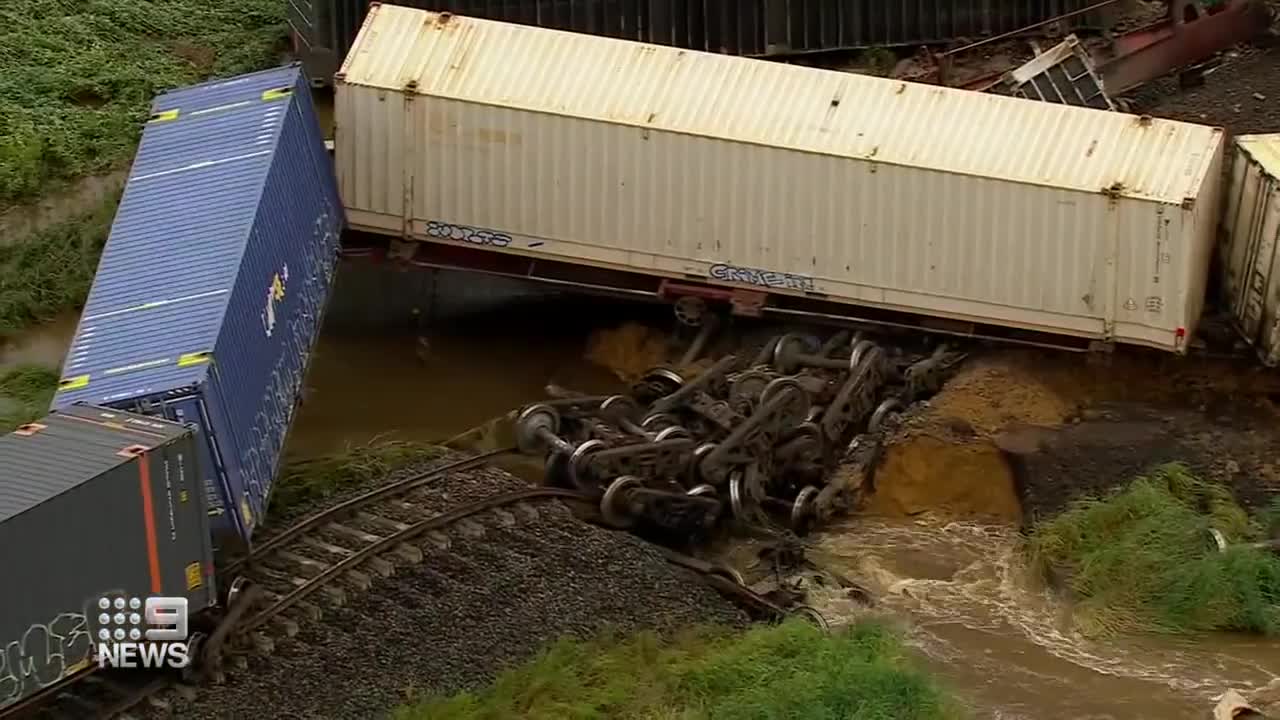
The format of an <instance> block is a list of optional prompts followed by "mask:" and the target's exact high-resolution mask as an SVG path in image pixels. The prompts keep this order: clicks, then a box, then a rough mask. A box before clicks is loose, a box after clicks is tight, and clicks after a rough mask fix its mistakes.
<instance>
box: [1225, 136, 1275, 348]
mask: <svg viewBox="0 0 1280 720" xmlns="http://www.w3.org/2000/svg"><path fill="white" fill-rule="evenodd" d="M1222 226H1223V230H1224V234H1225V237H1226V242H1225V243H1224V244H1223V246H1222V248H1223V253H1222V259H1223V263H1222V264H1223V268H1224V269H1225V271H1226V272H1225V282H1224V283H1223V286H1224V288H1223V289H1224V291H1225V294H1226V300H1227V307H1228V308H1229V309H1230V311H1231V314H1232V316H1233V317H1234V319H1235V323H1236V327H1237V328H1238V329H1239V330H1240V332H1241V334H1242V335H1244V338H1245V340H1247V341H1248V342H1249V344H1251V345H1253V346H1254V348H1255V349H1256V350H1257V351H1258V356H1259V357H1260V358H1261V360H1262V363H1263V364H1264V365H1267V366H1269V367H1275V366H1276V365H1280V133H1278V134H1273V135H1241V136H1239V137H1237V138H1236V140H1235V157H1234V160H1233V162H1232V166H1231V183H1230V185H1229V187H1228V189H1227V202H1226V211H1225V212H1224V213H1223V218H1222Z"/></svg>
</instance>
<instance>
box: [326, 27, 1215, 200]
mask: <svg viewBox="0 0 1280 720" xmlns="http://www.w3.org/2000/svg"><path fill="white" fill-rule="evenodd" d="M344 84H345V85H363V86H368V87H373V88H380V89H385V90H393V91H397V92H400V91H406V90H408V91H411V92H414V93H416V94H417V95H424V96H433V97H439V98H444V99H451V100H460V101H466V102H473V103H479V104H487V105H493V106H499V107H503V108H511V109H518V110H525V111H532V112H541V113H550V114H558V115H566V116H571V117H576V118H579V119H583V120H595V121H600V122H608V123H613V124H620V125H632V126H636V127H640V128H646V129H651V130H656V131H665V132H675V133H684V134H691V135H701V136H706V137H712V138H717V139H721V140H726V141H731V142H741V143H751V144H757V145H764V146H769V147H776V148H780V149H788V150H795V151H802V152H809V153H816V154H825V155H834V156H839V157H847V158H850V159H855V160H863V161H870V162H881V163H886V164H895V165H907V166H911V167H915V168H923V169H929V170H936V171H939V172H947V173H952V174H961V175H971V176H976V177H981V178H985V179H992V180H1004V181H1009V182H1015V183H1021V184H1030V185H1040V186H1047V187H1055V188H1062V189H1069V190H1075V191H1081V192H1087V193H1097V192H1103V191H1104V190H1106V189H1108V188H1113V187H1114V188H1116V190H1117V192H1118V194H1119V196H1121V197H1129V198H1135V199H1139V200H1148V201H1155V202H1160V203H1167V204H1173V205H1185V204H1188V203H1190V202H1193V200H1194V198H1195V197H1197V196H1198V195H1199V194H1200V187H1201V185H1202V183H1203V182H1204V181H1205V179H1206V174H1207V172H1208V168H1209V165H1210V163H1211V160H1212V157H1213V154H1214V152H1215V150H1216V149H1217V147H1218V145H1219V144H1220V143H1221V142H1222V140H1223V133H1222V130H1221V129H1220V128H1216V127H1209V126H1205V125H1196V124H1192V123H1184V122H1179V121H1174V120H1165V119H1147V120H1146V121H1145V122H1144V121H1143V120H1142V119H1140V118H1139V117H1137V116H1135V115H1128V114H1123V113H1115V112H1110V111H1105V110H1093V109H1088V108H1078V107H1073V106H1065V105H1057V104H1053V103H1045V102H1039V101H1034V100H1023V99H1020V98H1008V97H1002V96H998V95H992V94H987V93H977V92H971V91H967V90H959V89H954V88H946V87H941V86H935V85H924V84H919V83H910V82H904V81H901V80H889V79H885V78H878V77H871V76H866V75H858V74H854V73H846V72H840V71H835V70H822V69H816V68H809V67H802V66H797V65H788V64H784V63H779V62H772V61H767V60H756V59H750V58H742V57H736V56H730V55H719V54H715V53H704V52H695V51H690V50H682V49H678V48H672V47H666V46H660V45H649V44H645V43H639V42H634V41H628V40H618V39H615V38H606V37H598V36H593V35H586V34H580V33H573V32H565V31H559V30H549V29H545V28H536V27H530V26H523V25H516V24H513V23H503V22H497V21H491V20H480V19H476V18H470V17H462V16H457V15H449V14H448V13H436V12H429V11H425V10H416V9H412V8H405V7H399V6H394V5H375V6H373V7H372V8H371V10H370V13H369V15H368V17H367V18H366V20H365V24H364V26H363V27H362V29H361V31H360V34H359V35H358V37H357V38H356V40H355V42H354V44H353V46H352V49H351V52H350V53H349V54H348V55H347V58H346V60H345V61H344V62H343V65H342V68H341V70H340V71H339V73H338V76H337V86H338V88H339V91H341V87H342V86H343V85H344ZM869 108H870V109H869ZM939 118H941V119H942V120H941V121H939Z"/></svg>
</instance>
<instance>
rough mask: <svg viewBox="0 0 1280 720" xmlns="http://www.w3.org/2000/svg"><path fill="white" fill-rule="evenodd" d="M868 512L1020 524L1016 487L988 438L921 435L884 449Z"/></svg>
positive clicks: (868, 501)
mask: <svg viewBox="0 0 1280 720" xmlns="http://www.w3.org/2000/svg"><path fill="white" fill-rule="evenodd" d="M865 510H866V511H867V512H869V513H871V514H875V515H888V516H911V515H920V514H923V513H930V514H933V515H942V516H950V517H964V518H985V519H988V520H997V521H1003V522H1009V523H1019V522H1021V519H1022V506H1021V504H1020V502H1019V500H1018V490H1017V483H1016V482H1015V480H1014V476H1013V472H1012V470H1011V469H1010V467H1009V464H1008V463H1007V462H1006V461H1005V459H1004V456H1003V454H1002V453H1001V452H1000V450H999V449H998V448H997V447H996V446H995V445H994V444H993V443H992V442H991V441H990V440H987V439H979V438H970V439H967V440H956V439H953V438H947V437H935V436H933V435H928V434H916V435H913V436H910V437H907V438H905V439H902V440H900V441H898V442H896V443H894V444H893V445H892V446H891V447H889V448H888V450H886V451H885V456H884V462H883V464H882V465H881V466H880V468H879V469H878V470H877V471H876V475H875V489H874V492H872V494H871V495H870V496H869V497H868V499H867V504H866V507H865Z"/></svg>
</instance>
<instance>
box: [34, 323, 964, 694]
mask: <svg viewBox="0 0 1280 720" xmlns="http://www.w3.org/2000/svg"><path fill="white" fill-rule="evenodd" d="M955 359H956V358H955V356H953V355H951V354H948V353H946V352H945V349H944V348H939V349H937V350H936V351H935V352H932V353H925V354H915V355H912V354H908V353H903V352H900V351H896V350H889V349H886V348H882V347H880V346H878V345H876V344H875V343H873V342H871V341H869V340H865V339H863V338H861V337H859V336H850V335H848V334H843V333H842V334H840V335H837V336H835V337H833V338H830V339H828V340H827V341H826V342H821V341H820V340H819V339H817V338H807V337H803V336H796V335H788V336H782V337H778V338H774V339H773V340H771V341H770V342H769V343H768V344H767V345H766V346H765V347H763V348H753V349H752V350H751V351H750V352H745V353H742V354H741V355H740V357H739V356H734V355H730V356H725V357H724V358H721V359H720V360H719V361H717V362H715V363H714V364H712V366H711V367H710V368H709V369H707V370H705V371H703V372H702V373H700V374H698V375H697V376H696V377H692V378H690V379H688V380H686V379H685V378H684V377H681V376H680V375H678V374H677V373H675V372H673V371H671V370H670V369H663V368H658V369H655V371H654V372H651V373H649V374H648V375H647V376H646V379H645V380H644V381H642V382H641V383H640V384H639V385H637V387H636V388H635V393H633V394H632V395H630V396H612V397H602V398H590V397H586V396H577V395H575V396H572V397H569V398H561V399H558V400H551V401H548V403H545V404H540V405H536V406H530V407H529V408H525V409H524V411H523V412H521V413H519V418H520V419H519V420H518V421H517V426H516V435H517V437H518V438H519V439H520V447H519V449H520V450H523V451H524V452H526V453H534V454H541V455H544V456H545V461H546V467H547V480H548V484H546V485H542V486H532V485H529V484H528V483H526V482H524V481H522V480H519V479H517V478H516V477H514V476H512V475H510V474H508V473H506V472H504V471H502V470H498V469H496V468H494V467H493V466H492V464H491V463H493V462H494V461H495V460H497V459H498V458H499V457H500V456H502V455H505V454H509V453H511V452H513V451H514V450H516V448H508V449H504V450H497V451H492V452H488V453H482V454H480V455H476V456H471V457H462V456H459V455H455V454H452V453H451V454H448V455H447V456H445V457H444V458H442V459H440V460H438V461H435V462H433V463H432V464H430V465H429V466H427V467H425V468H418V469H415V470H414V471H412V472H411V473H409V474H407V475H406V476H404V477H403V478H401V479H397V480H393V481H390V482H388V483H386V484H384V485H382V486H381V487H378V488H375V489H373V490H368V491H366V492H364V493H362V494H359V495H355V496H353V497H348V498H346V499H343V500H340V501H338V502H337V503H336V504H333V505H331V506H329V507H328V508H327V509H324V510H320V511H318V512H315V513H313V514H312V515H310V516H307V517H304V518H302V519H300V520H298V521H297V522H295V523H293V524H291V525H289V526H287V527H285V528H282V529H281V530H279V531H276V532H275V533H264V535H263V537H262V538H261V540H260V542H259V544H258V545H257V546H256V547H255V548H254V551H253V555H252V557H250V558H249V559H247V560H241V561H237V562H235V563H233V564H231V565H229V566H227V567H225V568H223V571H222V574H223V577H224V578H225V580H224V585H225V586H226V597H225V602H224V604H223V608H222V611H221V615H220V616H219V617H217V618H212V619H211V620H210V621H209V622H208V623H207V624H206V626H204V627H201V628H199V629H200V631H201V632H200V634H199V635H198V636H197V638H198V640H197V641H196V646H195V648H194V649H193V653H194V654H195V656H196V658H197V659H198V660H197V665H196V667H197V668H198V671H197V672H196V673H189V674H188V675H187V676H185V677H178V676H175V675H160V674H152V673H148V672H141V671H136V670H135V671H113V672H93V673H91V674H90V675H89V676H88V677H86V678H83V679H82V681H80V682H77V683H75V684H73V685H71V686H69V687H68V688H67V689H65V690H64V691H62V692H60V693H57V694H55V696H54V697H52V698H45V699H44V702H43V704H42V705H41V706H40V707H39V708H38V710H37V711H36V712H35V713H34V716H36V717H64V718H84V717H95V716H96V717H135V718H203V717H209V718H213V717H232V716H236V717H238V716H264V715H265V716H269V717H307V718H345V717H351V718H357V717H359V718H367V717H370V716H371V715H376V714H378V713H379V712H383V711H385V710H386V709H387V708H391V707H394V706H395V705H397V704H399V703H401V702H403V701H405V700H406V699H409V697H411V696H413V695H415V694H419V693H450V692H454V691H457V690H460V689H465V688H469V687H474V686H476V685H477V684H480V683H483V682H485V681H487V680H489V679H491V678H492V677H493V676H494V675H495V674H496V673H497V672H499V671H501V670H502V669H503V668H505V667H508V666H510V665H511V664H513V663H516V662H519V661H521V660H523V659H525V658H527V657H529V656H530V655H532V654H533V653H535V652H537V650H538V649H539V648H541V647H543V646H545V645H546V644H547V643H548V642H550V641H552V640H554V639H556V638H557V637H559V636H561V635H564V634H566V633H568V634H573V635H577V636H580V637H581V636H587V635H591V634H593V633H596V632H599V631H601V630H604V629H606V628H608V629H613V630H618V631H622V632H628V631H633V630H639V629H655V630H658V631H660V632H661V631H665V630H674V629H676V628H678V627H680V626H685V625H690V624H697V623H716V624H730V625H740V624H743V623H745V622H748V621H750V620H768V619H776V618H778V617H781V616H782V615H785V614H787V613H789V612H808V613H809V614H810V615H811V616H812V615H813V613H812V612H811V611H808V610H807V608H804V607H803V606H797V605H795V601H796V598H793V597H786V598H783V599H779V598H778V597H776V596H771V597H766V596H762V595H760V594H757V593H756V592H753V591H752V590H751V589H749V588H748V587H747V586H746V585H745V584H744V583H743V581H742V578H741V576H740V575H739V574H738V573H737V572H736V571H734V570H732V569H731V568H728V567H725V566H721V565H718V564H716V563H712V562H708V561H704V560H699V559H696V558H694V557H691V556H688V555H685V554H683V553H682V552H681V551H683V550H687V548H688V547H689V546H690V545H691V544H692V545H695V546H696V545H697V544H698V542H699V541H700V540H703V539H706V538H707V537H708V536H709V535H710V534H712V533H717V534H720V535H723V534H724V533H726V532H727V533H732V532H734V529H735V528H742V527H744V526H750V527H751V528H752V529H755V530H758V529H760V528H766V529H772V530H776V531H778V532H783V533H791V532H804V531H806V530H808V529H809V528H810V527H812V526H813V524H814V523H815V521H817V520H820V519H822V518H823V517H825V516H826V515H827V514H829V512H828V511H823V510H822V508H820V507H819V506H820V503H819V498H820V496H823V495H824V493H825V496H826V497H828V498H842V497H845V496H847V494H848V491H849V490H850V489H849V488H840V487H838V486H837V485H835V484H832V483H831V482H830V479H831V477H832V471H833V470H834V468H835V467H836V465H838V464H839V463H841V462H842V461H844V460H845V459H846V458H848V457H850V456H851V455H852V456H857V457H862V456H866V452H865V449H866V447H868V446H873V445H875V438H876V437H878V435H879V434H880V433H881V432H882V431H883V428H884V427H886V426H887V425H889V424H891V419H890V416H892V415H896V411H898V410H899V409H902V408H905V407H906V406H908V405H910V404H911V403H912V402H914V401H915V400H917V399H919V398H921V397H923V396H924V395H926V394H928V393H929V392H931V391H933V390H936V389H937V387H939V386H940V384H941V378H942V376H943V373H944V371H945V369H946V368H947V367H948V366H950V365H951V364H954V361H955ZM655 418H656V420H655ZM654 425H660V427H656V428H655V427H653V426H654ZM557 433H560V434H557ZM583 448H586V451H583ZM859 448H861V449H862V452H859ZM851 450H853V452H852V453H851V452H850V451H851ZM827 504H828V505H833V503H827ZM835 504H838V503H835ZM602 525H603V526H605V527H600V526H602ZM609 526H612V527H613V528H615V529H624V528H625V529H631V530H634V531H636V532H637V533H640V534H642V535H643V534H646V531H648V532H652V531H655V530H656V531H658V532H657V535H658V537H656V538H653V537H651V538H650V539H658V540H660V541H662V542H663V544H665V545H668V546H670V547H674V548H678V549H679V550H673V549H669V547H663V546H662V545H659V544H650V543H648V542H646V541H645V540H644V539H641V538H640V537H638V536H636V535H633V534H628V533H622V532H613V531H611V530H610V529H607V527H609ZM815 619H817V620H818V621H819V622H821V618H820V617H818V618H815Z"/></svg>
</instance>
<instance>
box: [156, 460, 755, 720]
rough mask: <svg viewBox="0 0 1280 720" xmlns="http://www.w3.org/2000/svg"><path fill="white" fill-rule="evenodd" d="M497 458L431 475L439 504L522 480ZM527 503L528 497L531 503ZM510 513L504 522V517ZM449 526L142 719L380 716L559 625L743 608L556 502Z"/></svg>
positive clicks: (656, 621)
mask: <svg viewBox="0 0 1280 720" xmlns="http://www.w3.org/2000/svg"><path fill="white" fill-rule="evenodd" d="M524 486H525V484H524V483H522V482H521V481H519V480H517V479H516V478H514V477H513V476H511V475H509V474H507V473H505V472H502V471H498V470H494V469H486V470H482V471H476V472H470V473H465V474H457V475H454V476H452V477H450V478H448V479H447V480H446V481H445V482H444V483H442V484H441V493H445V492H447V493H448V494H449V496H450V500H449V501H447V502H448V503H449V504H451V505H454V506H456V504H458V503H461V502H466V501H467V500H471V499H475V498H478V497H484V496H488V495H491V494H494V493H500V492H504V491H509V490H513V489H517V488H520V487H524ZM529 507H532V508H533V510H532V511H531V510H530V509H529ZM513 520H514V522H513ZM477 524H478V525H480V526H481V528H482V530H481V531H480V532H476V529H475V528H471V531H470V532H462V531H461V530H459V529H451V530H450V532H449V533H448V535H449V538H450V543H449V547H448V549H442V548H441V547H440V545H439V544H436V543H430V542H427V541H425V540H424V541H422V542H419V543H417V544H418V547H420V548H421V549H422V551H423V554H424V560H423V562H422V563H421V564H420V565H417V566H411V567H403V566H402V567H400V568H399V569H398V570H397V572H396V574H395V575H393V576H392V577H390V578H387V579H384V580H378V581H376V582H375V583H374V585H373V587H372V589H371V590H369V591H366V592H363V593H356V594H355V595H354V596H353V597H352V599H351V602H349V603H348V604H347V606H346V607H343V608H338V609H327V610H326V612H325V615H324V617H323V619H322V620H321V621H320V622H318V623H317V622H307V623H304V624H303V626H302V628H301V631H300V632H299V633H298V635H296V636H295V637H293V638H284V637H278V638H276V650H275V652H274V654H272V655H271V656H269V657H265V658H263V657H255V658H254V659H253V660H252V661H251V663H250V667H249V669H248V670H247V671H240V672H233V673H232V674H231V676H230V677H229V679H228V682H227V683H226V684H225V685H222V686H215V687H210V688H205V689H202V690H201V692H200V693H199V696H198V698H197V699H196V700H195V701H194V702H188V701H184V700H181V699H179V698H176V697H175V698H171V699H170V703H171V707H170V708H169V709H168V710H165V711H161V710H153V711H151V714H150V717H156V718H160V717H181V718H184V719H186V718H190V719H192V720H199V719H200V718H215V717H216V718H224V717H282V718H283V717H305V718H309V719H310V718H360V719H361V720H364V719H365V718H372V717H379V716H381V715H383V714H384V713H385V712H386V711H387V710H389V709H390V708H392V707H394V706H395V705H397V704H398V703H401V702H403V701H404V700H406V699H407V698H408V697H409V696H412V695H414V694H421V693H452V692H455V691H457V690H460V689H463V688H469V687H475V686H477V685H480V684H483V683H485V682H486V681H488V680H490V679H492V678H493V677H494V675H495V674H496V673H498V672H500V671H502V670H503V669H505V668H508V667H511V666H512V665H514V664H516V663H519V662H521V661H523V660H525V659H527V658H529V657H530V656H531V655H533V654H535V653H537V652H538V651H539V650H540V649H542V648H543V647H544V646H545V645H546V644H547V643H549V642H551V641H553V640H555V639H556V638H558V637H560V636H561V635H563V634H566V633H568V634H572V635H576V636H579V637H581V636H588V635H591V634H593V633H596V632H597V631H600V630H602V629H604V628H616V629H617V630H619V631H623V632H626V631H633V630H637V629H642V628H652V629H656V630H659V631H665V630H671V629H674V628H677V627H679V626H682V625H687V624H692V623H699V622H724V623H742V622H744V621H745V618H744V617H743V616H742V615H741V614H740V613H739V612H738V611H737V609H735V608H734V607H733V606H732V605H731V604H729V603H728V602H727V601H726V600H724V599H723V598H721V596H719V595H718V594H717V593H716V592H715V591H713V590H711V589H709V588H707V587H706V586H704V585H702V584H701V582H700V581H699V580H698V579H697V578H696V577H694V576H691V575H689V574H687V573H686V572H685V571H683V570H680V569H677V568H675V567H673V566H671V565H669V564H668V563H667V562H666V561H665V560H664V559H663V558H662V556H661V555H660V554H659V553H658V552H657V551H656V550H655V549H653V548H651V547H649V546H647V545H645V544H644V543H643V542H641V541H639V540H637V539H635V538H632V537H631V536H628V535H624V534H620V533H613V532H610V531H607V530H603V529H600V528H597V527H594V526H591V525H587V524H585V523H583V522H581V521H579V520H577V519H576V518H574V517H573V515H572V514H571V513H570V512H569V510H568V509H567V508H566V507H565V506H563V505H561V504H560V503H558V502H554V503H552V502H538V503H531V504H530V505H529V506H528V507H522V508H508V509H507V512H506V513H505V514H501V515H500V514H497V513H495V514H487V515H484V516H480V517H479V518H477Z"/></svg>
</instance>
